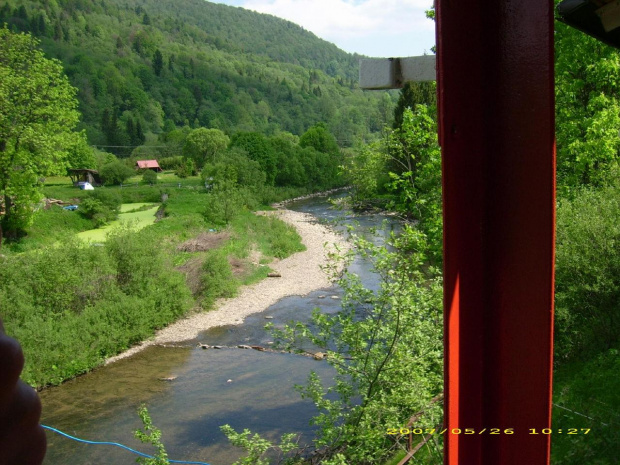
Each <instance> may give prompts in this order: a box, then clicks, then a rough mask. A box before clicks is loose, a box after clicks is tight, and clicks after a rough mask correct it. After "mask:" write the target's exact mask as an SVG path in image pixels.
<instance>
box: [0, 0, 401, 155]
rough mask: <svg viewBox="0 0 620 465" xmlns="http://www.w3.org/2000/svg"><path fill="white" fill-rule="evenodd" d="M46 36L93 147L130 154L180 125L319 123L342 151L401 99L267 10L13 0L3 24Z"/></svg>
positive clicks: (253, 127)
mask: <svg viewBox="0 0 620 465" xmlns="http://www.w3.org/2000/svg"><path fill="white" fill-rule="evenodd" d="M3 22H6V23H8V25H9V27H10V28H11V29H12V30H13V31H27V32H31V33H32V34H33V35H35V36H37V37H38V38H39V39H40V40H41V47H42V48H43V50H44V51H45V52H46V54H47V55H48V56H49V57H53V58H57V59H59V60H60V61H61V62H62V63H63V66H64V68H65V71H66V73H67V75H68V76H69V78H70V80H71V83H72V84H73V85H74V86H75V87H77V88H78V89H79V94H78V98H79V101H80V111H81V112H82V123H81V127H82V128H83V129H85V130H86V132H87V135H88V140H89V143H90V144H92V145H98V146H108V147H107V150H109V151H112V152H115V153H117V154H121V155H128V154H129V151H130V150H131V149H130V148H122V149H121V148H113V147H109V146H138V145H142V144H143V143H144V142H145V141H146V143H147V144H151V145H156V142H157V137H155V136H156V135H160V134H162V133H168V132H170V131H172V130H174V129H175V128H177V127H183V126H190V127H200V126H202V127H211V128H218V129H222V130H224V131H225V132H227V133H229V134H232V133H234V132H237V131H257V132H261V133H263V134H266V135H273V134H277V133H279V132H282V131H285V132H290V133H292V134H295V135H301V134H302V133H303V132H304V131H305V130H306V129H307V128H308V127H310V126H311V125H312V124H314V123H316V122H318V121H323V122H325V123H327V126H328V128H329V129H330V131H331V132H332V133H333V134H334V135H335V136H336V138H337V139H338V141H339V143H340V145H341V146H349V145H352V144H353V141H354V140H356V139H358V138H367V137H368V135H369V134H370V133H373V132H378V131H380V130H381V128H382V127H383V125H384V124H385V123H386V122H387V121H388V119H389V117H390V114H391V108H392V106H393V102H392V97H390V96H389V95H387V94H383V93H382V94H377V93H372V92H363V91H361V90H360V89H359V88H358V87H357V82H356V81H357V62H358V59H359V56H355V55H351V54H348V53H346V52H343V51H341V50H339V49H338V48H337V47H336V46H335V45H333V44H331V43H328V42H326V41H323V40H321V39H319V38H317V37H316V36H315V35H314V34H312V33H310V32H308V31H305V30H304V29H303V28H301V27H299V26H297V25H295V24H293V23H291V22H288V21H284V20H281V19H278V18H275V17H273V16H270V15H264V14H259V13H254V12H250V11H248V10H244V9H241V8H235V7H230V6H225V5H220V4H213V3H209V2H205V1H202V0H180V1H172V0H161V1H160V0H123V1H121V0H105V1H103V0H100V1H98V0H58V1H42V0H40V1H20V2H16V1H14V0H9V1H7V2H5V3H4V4H3V5H2V6H0V23H3Z"/></svg>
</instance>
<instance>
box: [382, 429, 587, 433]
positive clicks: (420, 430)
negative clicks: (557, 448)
mask: <svg viewBox="0 0 620 465" xmlns="http://www.w3.org/2000/svg"><path fill="white" fill-rule="evenodd" d="M589 432H590V428H564V429H562V428H558V429H555V430H553V429H551V428H543V429H540V430H539V429H536V428H529V430H528V434H588V433H589ZM445 433H450V434H485V433H486V434H514V433H515V430H514V428H504V429H501V428H483V429H481V430H478V431H476V429H474V428H452V429H451V430H449V429H448V428H444V429H437V428H388V429H387V434H389V435H399V434H400V435H404V434H445Z"/></svg>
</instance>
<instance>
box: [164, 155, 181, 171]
mask: <svg viewBox="0 0 620 465" xmlns="http://www.w3.org/2000/svg"><path fill="white" fill-rule="evenodd" d="M158 162H159V166H160V167H161V169H162V170H166V171H167V170H178V169H179V167H180V166H181V165H182V164H183V157H182V156H176V157H168V158H160V159H159V160H158Z"/></svg>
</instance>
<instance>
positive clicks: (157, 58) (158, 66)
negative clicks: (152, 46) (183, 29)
mask: <svg viewBox="0 0 620 465" xmlns="http://www.w3.org/2000/svg"><path fill="white" fill-rule="evenodd" d="M163 67H164V57H163V55H162V54H161V52H160V51H159V49H157V50H155V53H154V54H153V71H155V74H156V75H157V76H159V75H161V70H162V69H163Z"/></svg>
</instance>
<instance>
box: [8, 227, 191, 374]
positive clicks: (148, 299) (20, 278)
mask: <svg viewBox="0 0 620 465" xmlns="http://www.w3.org/2000/svg"><path fill="white" fill-rule="evenodd" d="M154 244H158V241H157V240H156V236H154V235H153V233H152V232H149V231H148V229H147V230H142V231H140V232H138V233H135V232H131V231H129V230H127V229H120V230H118V231H116V232H115V233H113V234H112V235H111V237H109V239H108V241H106V244H105V246H104V247H91V246H86V245H84V244H82V243H80V242H79V241H74V242H66V243H64V244H63V245H62V247H49V248H46V249H45V251H44V252H42V253H39V252H38V251H33V252H27V253H24V254H17V255H12V256H9V257H7V258H6V259H3V261H2V266H0V314H2V318H3V320H4V323H5V327H6V330H7V333H8V334H10V335H11V336H13V337H16V338H17V339H19V341H20V343H21V344H22V347H23V349H24V353H25V356H26V366H25V369H24V372H23V375H22V376H23V379H25V380H26V381H27V382H29V383H30V384H32V385H36V386H45V385H47V384H58V383H60V382H62V381H63V380H65V379H68V378H71V377H73V376H76V375H77V374H80V373H83V372H86V371H88V370H89V369H92V368H94V367H95V366H97V365H98V364H100V363H101V362H102V361H103V360H104V359H105V358H106V357H109V356H112V355H115V354H116V353H118V352H119V351H121V350H124V349H126V348H128V347H129V346H131V345H132V344H135V343H137V342H139V341H141V340H144V339H145V338H147V337H149V336H150V335H152V334H153V332H154V330H155V329H158V328H161V327H163V326H165V325H166V324H168V323H170V322H172V321H174V319H176V318H178V317H179V316H181V315H182V314H183V313H184V312H185V311H186V310H187V309H188V308H189V306H190V305H189V302H190V300H189V299H190V293H189V290H188V289H187V286H186V284H185V278H184V276H183V275H181V274H180V273H178V272H175V271H172V267H171V265H170V263H168V262H167V261H166V259H165V256H164V255H163V252H162V250H161V248H160V247H159V246H157V245H154Z"/></svg>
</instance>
